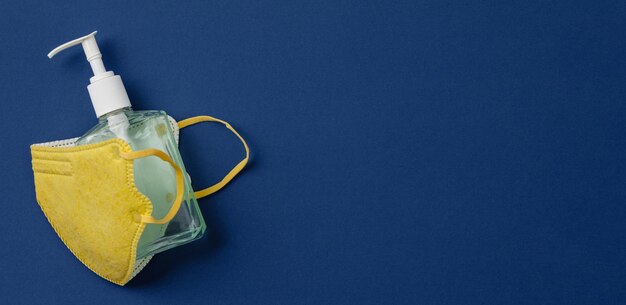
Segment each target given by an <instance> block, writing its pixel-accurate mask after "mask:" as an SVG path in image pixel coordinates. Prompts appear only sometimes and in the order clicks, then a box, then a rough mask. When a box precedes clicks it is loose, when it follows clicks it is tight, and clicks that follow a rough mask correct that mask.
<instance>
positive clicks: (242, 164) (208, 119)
mask: <svg viewBox="0 0 626 305" xmlns="http://www.w3.org/2000/svg"><path fill="white" fill-rule="evenodd" d="M201 122H218V123H222V124H224V126H226V128H228V129H230V131H232V132H233V133H234V134H235V135H236V136H237V138H239V140H240V141H241V143H242V144H243V147H244V148H245V149H246V157H245V158H244V159H243V160H241V162H239V163H238V164H237V165H236V166H235V167H233V169H231V170H230V172H228V174H227V175H226V176H225V177H224V179H222V181H220V182H218V183H216V184H214V185H211V186H209V187H207V188H205V189H202V190H199V191H197V192H195V194H196V198H202V197H205V196H208V195H211V194H213V193H215V192H217V191H219V190H220V189H221V188H223V187H224V186H225V185H226V184H228V182H230V181H231V180H233V178H235V176H237V174H239V172H240V171H241V170H242V169H243V168H244V167H245V166H246V164H247V163H248V159H249V158H250V149H249V148H248V144H246V141H245V140H244V139H243V138H242V137H241V135H239V133H238V132H237V131H236V130H235V129H234V128H233V127H232V126H230V124H228V123H227V122H225V121H222V120H220V119H216V118H214V117H210V116H208V115H200V116H195V117H191V118H188V119H184V120H182V121H180V122H178V128H180V129H183V128H185V127H187V126H190V125H193V124H197V123H201Z"/></svg>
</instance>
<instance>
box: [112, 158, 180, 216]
mask: <svg viewBox="0 0 626 305" xmlns="http://www.w3.org/2000/svg"><path fill="white" fill-rule="evenodd" d="M120 156H121V157H122V158H124V159H126V160H135V159H139V158H144V157H148V156H155V157H158V158H159V159H161V160H163V161H165V162H167V163H169V164H170V165H171V166H172V167H173V168H174V171H175V172H176V199H174V204H172V207H171V208H170V210H169V211H168V212H167V214H166V215H165V216H164V217H163V218H161V219H156V218H154V217H152V216H148V215H141V222H143V223H154V224H164V223H167V222H169V221H170V220H172V218H174V216H176V213H178V210H179V209H180V205H181V203H182V201H183V191H184V190H185V184H184V180H183V171H182V170H181V169H180V167H178V165H176V163H174V161H172V158H170V156H168V155H167V154H166V153H164V152H162V151H160V150H158V149H154V148H149V149H144V150H139V151H131V152H120Z"/></svg>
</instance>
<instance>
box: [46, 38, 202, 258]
mask: <svg viewBox="0 0 626 305" xmlns="http://www.w3.org/2000/svg"><path fill="white" fill-rule="evenodd" d="M96 33H97V32H93V33H91V34H89V35H87V36H84V37H81V38H78V39H75V40H72V41H70V42H67V43H65V44H63V45H60V46H58V47H57V48H55V49H54V50H52V51H51V52H50V53H49V54H48V57H49V58H52V57H53V56H54V55H56V54H57V53H59V52H61V51H63V50H65V49H67V48H69V47H72V46H75V45H78V44H80V45H82V47H83V49H84V51H85V56H86V57H87V61H89V64H90V65H91V69H92V70H93V74H94V76H93V77H91V79H90V83H91V84H90V85H88V86H87V90H88V91H89V96H90V97H91V102H92V104H93V108H94V110H95V111H96V116H97V117H98V124H97V125H96V126H94V127H93V128H91V129H90V130H89V131H87V133H85V134H84V135H83V136H82V137H80V138H79V139H78V140H77V142H76V145H84V144H91V143H97V142H101V141H105V140H109V139H112V138H120V139H122V140H124V141H126V142H127V143H128V144H130V146H131V147H132V149H133V150H141V149H147V148H156V149H159V150H162V151H164V152H165V153H167V154H168V155H169V156H170V157H171V158H172V160H174V162H175V163H176V164H177V165H178V166H179V167H180V168H181V169H182V170H183V172H185V173H186V170H185V167H184V165H183V161H182V158H181V157H180V152H179V151H178V146H177V143H176V140H175V138H174V134H173V131H172V127H171V126H170V121H169V119H168V116H167V115H166V114H165V112H163V111H154V110H150V111H134V110H132V108H131V105H130V100H129V99H128V95H127V93H126V89H125V88H124V84H123V83H122V78H121V77H120V76H119V75H115V74H114V73H113V71H106V69H105V67H104V63H103V62H102V54H100V49H99V48H98V44H97V42H96V38H95V35H96ZM133 162H134V169H135V173H134V176H135V185H137V188H138V189H139V191H140V192H142V193H143V194H144V195H146V196H147V197H148V198H149V199H150V201H151V202H152V205H153V212H152V216H153V217H155V218H162V217H163V216H165V214H167V212H168V211H169V209H170V207H171V206H172V203H173V200H174V198H175V195H176V182H175V181H176V178H175V174H174V171H173V169H172V168H171V167H170V166H169V165H168V164H167V163H165V162H163V161H161V160H160V159H158V158H154V157H147V158H142V159H136V160H134V161H133ZM184 176H185V191H184V197H183V202H182V204H181V207H180V210H179V211H178V213H177V214H176V216H175V217H174V218H173V219H172V220H171V221H170V222H169V223H166V224H162V225H158V224H148V225H147V226H146V229H145V230H144V233H143V234H142V236H141V238H140V240H139V245H138V248H137V257H136V259H141V258H144V257H147V256H150V255H153V254H156V253H158V252H162V251H165V250H167V249H171V248H173V247H176V246H179V245H182V244H185V243H187V242H190V241H193V240H196V239H198V238H200V237H201V236H202V234H203V233H204V231H205V229H206V225H205V223H204V219H203V218H202V214H201V213H200V209H199V207H198V203H197V201H196V197H195V195H194V192H193V189H192V187H191V181H190V180H189V176H188V175H187V174H185V175H184ZM103 187H106V186H103Z"/></svg>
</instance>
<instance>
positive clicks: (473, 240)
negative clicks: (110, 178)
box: [0, 0, 626, 304]
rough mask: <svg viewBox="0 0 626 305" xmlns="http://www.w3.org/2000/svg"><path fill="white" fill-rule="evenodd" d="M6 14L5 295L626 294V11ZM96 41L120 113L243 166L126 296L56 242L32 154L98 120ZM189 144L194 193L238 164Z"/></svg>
mask: <svg viewBox="0 0 626 305" xmlns="http://www.w3.org/2000/svg"><path fill="white" fill-rule="evenodd" d="M560 2H561V3H558V1H533V2H531V1H476V2H473V3H468V2H465V1H463V2H461V1H458V2H452V1H429V2H424V1H339V0H332V1H306V2H304V1H263V2H260V1H196V2H188V1H156V2H153V3H147V2H146V3H142V4H140V3H138V2H137V1H94V2H91V3H88V2H87V1H75V2H73V3H70V2H67V3H56V4H53V3H49V2H44V1H42V2H37V3H25V2H24V1H6V0H5V1H2V2H0V45H1V46H2V47H1V49H0V77H1V78H0V107H1V109H0V130H1V138H0V143H2V144H1V146H0V147H1V148H2V158H0V172H1V173H2V174H1V176H0V186H1V189H2V191H1V194H2V206H3V208H2V212H3V216H2V218H1V220H0V232H1V233H0V245H1V246H0V258H1V260H0V297H1V298H2V299H4V301H0V303H3V304H18V303H38V302H42V301H43V300H45V301H47V302H50V303H55V304H71V303H77V302H79V303H83V304H160V303H169V304H173V303H176V302H180V303H181V304H192V303H206V304H242V303H247V304H617V303H621V304H623V303H624V302H626V246H625V243H624V241H625V238H626V222H625V217H626V207H625V205H624V204H625V200H626V189H625V188H624V184H625V183H626V176H625V174H626V154H625V152H626V140H625V136H624V129H625V127H626V103H625V102H626V101H625V100H626V86H625V85H624V83H625V80H626V60H625V55H626V18H625V16H626V5H625V4H623V2H622V1H612V2H603V1H560ZM93 30H98V31H100V32H99V34H98V36H97V37H98V41H99V43H100V46H101V50H102V52H103V54H104V60H105V64H106V65H107V67H108V68H110V69H112V70H113V71H115V72H116V73H117V74H120V75H121V76H122V77H123V79H124V81H125V84H126V88H127V90H128V92H129V95H130V98H131V100H132V101H133V104H134V107H135V109H164V110H166V111H167V112H168V113H169V114H171V115H172V116H174V117H176V118H179V119H180V118H185V117H188V116H193V115H199V114H209V115H214V116H216V117H219V118H224V119H226V120H228V121H230V122H231V123H232V124H233V125H234V126H236V127H237V128H238V129H239V130H240V131H241V132H242V134H243V135H244V136H245V137H246V138H247V139H248V141H249V143H250V146H251V148H252V150H253V159H252V162H251V164H250V167H249V168H248V169H247V170H246V171H245V172H244V173H243V174H242V175H241V176H240V177H239V178H237V179H235V181H234V182H233V183H232V184H231V185H229V186H228V187H227V188H226V189H224V190H223V191H221V192H219V193H218V194H216V195H214V196H212V197H210V198H208V199H203V200H201V201H200V203H201V205H202V211H203V213H204V215H205V217H206V219H207V221H208V225H209V228H210V230H211V231H210V233H209V234H208V235H207V236H206V237H205V238H203V239H202V240H200V241H197V242H194V243H192V244H189V245H186V246H183V247H179V248H177V249H174V250H171V251H168V252H165V253H163V254H161V255H158V256H156V257H155V259H154V260H153V261H152V263H151V264H150V265H148V267H147V268H146V269H145V270H144V271H143V272H142V273H141V274H140V275H139V276H138V277H137V278H136V279H134V280H133V281H132V282H130V283H129V285H128V286H127V287H118V286H116V285H113V284H110V283H108V282H106V281H104V280H102V279H100V278H99V277H98V276H96V275H95V274H93V273H91V272H90V271H89V270H88V269H87V268H85V267H84V266H82V265H81V264H80V262H79V261H78V260H76V259H75V258H74V257H73V256H72V254H71V253H70V252H69V251H68V250H67V249H66V248H65V246H64V245H63V244H62V242H61V241H60V240H59V238H58V237H57V236H56V235H55V233H54V232H53V230H52V229H51V227H50V225H49V224H48V222H47V221H46V219H45V217H44V216H43V214H42V213H41V211H40V209H39V207H38V205H37V203H36V201H35V195H34V188H33V182H32V181H33V178H32V172H31V165H30V153H29V144H31V143H35V142H42V141H48V140H54V139H62V138H68V137H73V136H78V135H80V134H82V133H84V132H85V131H86V130H87V129H89V128H90V127H91V126H92V125H94V124H95V123H96V119H95V116H94V113H93V110H92V108H91V104H90V101H89V97H88V95H87V91H86V88H85V86H86V85H87V84H88V78H89V76H90V73H91V72H90V69H89V67H88V65H87V63H86V62H85V61H84V55H83V54H82V51H81V50H80V49H74V50H71V51H67V52H65V53H63V54H60V55H59V56H58V58H54V60H49V59H48V58H47V57H46V56H45V55H46V54H47V53H48V51H50V50H51V49H52V48H54V47H55V46H57V45H58V44H60V43H62V42H65V41H68V40H70V39H73V38H76V37H79V36H82V35H85V34H88V33H90V32H91V31H93ZM201 126H202V127H200V126H198V127H194V128H193V129H190V130H188V131H187V130H186V131H184V133H183V134H182V147H181V151H182V153H183V157H184V158H185V162H186V165H187V167H188V168H189V171H190V173H191V175H192V176H193V178H194V179H193V180H194V185H195V186H196V187H202V186H206V185H209V184H211V183H213V182H215V181H217V180H219V179H220V178H221V176H222V175H223V174H225V173H226V171H227V170H228V169H229V168H230V166H232V165H234V164H235V163H236V162H237V161H238V160H239V159H240V158H241V157H242V155H243V153H242V150H241V147H240V146H239V144H238V142H237V141H236V139H235V138H234V137H233V136H232V135H230V134H229V133H228V132H227V131H226V130H225V129H223V128H220V127H218V126H210V125H201Z"/></svg>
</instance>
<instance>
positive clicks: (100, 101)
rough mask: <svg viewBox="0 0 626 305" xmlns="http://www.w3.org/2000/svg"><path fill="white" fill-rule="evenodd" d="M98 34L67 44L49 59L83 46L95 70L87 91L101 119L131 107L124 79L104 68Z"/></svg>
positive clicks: (50, 54) (55, 51)
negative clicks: (67, 50)
mask: <svg viewBox="0 0 626 305" xmlns="http://www.w3.org/2000/svg"><path fill="white" fill-rule="evenodd" d="M96 33H97V31H96V32H93V33H91V34H89V35H87V36H83V37H81V38H77V39H74V40H72V41H70V42H66V43H64V44H62V45H60V46H58V47H56V48H55V49H54V50H52V51H51V52H50V53H48V57H49V58H52V56H54V55H56V54H57V53H59V52H61V51H63V50H65V49H67V48H69V47H72V46H75V45H77V44H81V45H82V46H83V50H84V51H85V56H86V57H87V61H89V64H90V65H91V69H92V70H93V77H91V78H90V79H89V81H90V82H91V84H90V85H89V86H87V90H88V91H89V96H90V97H91V103H92V104H93V109H94V110H95V111H96V116H98V117H100V116H102V115H105V114H107V113H109V112H111V111H114V110H117V109H121V108H125V107H130V100H129V99H128V94H127V93H126V89H125V88H124V83H122V78H121V77H120V76H119V75H115V74H114V73H113V71H107V70H106V69H105V68H104V63H103V62H102V54H100V49H99V48H98V43H97V42H96V37H95V35H96Z"/></svg>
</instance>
